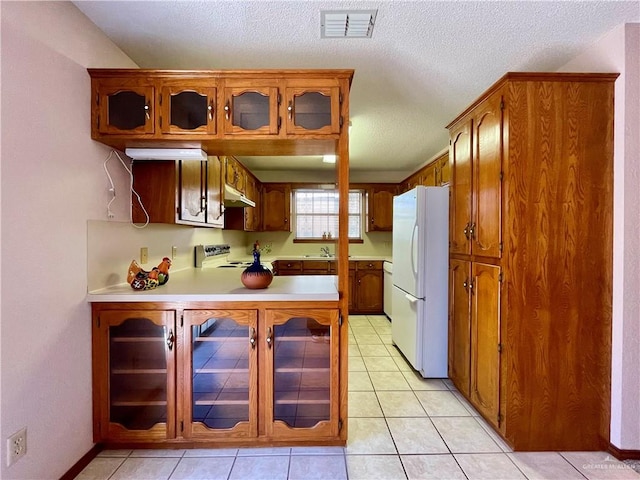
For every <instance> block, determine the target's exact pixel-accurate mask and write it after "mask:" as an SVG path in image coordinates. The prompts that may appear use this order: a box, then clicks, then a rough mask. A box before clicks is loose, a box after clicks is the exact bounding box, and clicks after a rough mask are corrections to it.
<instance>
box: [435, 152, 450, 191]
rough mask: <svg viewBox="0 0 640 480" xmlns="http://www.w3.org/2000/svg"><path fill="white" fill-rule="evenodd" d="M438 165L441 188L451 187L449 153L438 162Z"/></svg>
mask: <svg viewBox="0 0 640 480" xmlns="http://www.w3.org/2000/svg"><path fill="white" fill-rule="evenodd" d="M436 162H437V164H438V172H437V176H438V182H437V184H438V185H440V186H443V185H449V182H450V181H451V168H450V165H449V153H445V154H444V155H443V156H442V157H440V158H439V159H438V160H436Z"/></svg>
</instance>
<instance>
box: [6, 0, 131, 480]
mask: <svg viewBox="0 0 640 480" xmlns="http://www.w3.org/2000/svg"><path fill="white" fill-rule="evenodd" d="M0 13H1V15H2V23H1V27H2V45H1V48H2V51H1V60H2V86H1V88H2V90H1V95H2V141H1V143H2V176H1V181H2V184H1V195H2V202H1V206H2V216H1V219H2V220H1V221H2V245H1V246H2V254H1V255H2V304H1V315H2V322H1V355H2V357H1V362H2V371H1V375H2V378H1V383H0V384H1V386H2V392H1V397H0V402H1V403H0V412H1V415H2V417H1V419H0V444H1V445H2V451H1V455H0V464H1V471H0V477H1V478H3V479H36V478H59V477H60V476H61V475H62V474H63V473H64V472H65V471H66V470H67V469H69V468H70V467H71V466H72V465H73V464H74V463H75V462H76V461H78V459H80V458H81V457H82V456H83V455H84V454H85V453H86V452H87V451H88V450H89V449H90V448H91V447H92V446H93V441H92V420H91V419H92V412H91V330H90V323H91V322H90V309H89V305H88V304H87V303H86V301H85V296H86V292H87V221H88V220H91V219H103V218H106V216H105V214H106V210H105V208H104V207H105V205H106V201H107V199H108V192H107V185H106V181H105V175H104V170H103V169H102V163H103V161H104V159H105V158H106V156H107V152H108V150H107V149H106V148H105V147H104V146H102V145H100V144H97V143H95V142H93V141H92V140H91V138H90V129H89V126H90V118H89V114H90V111H89V105H90V79H89V76H88V74H87V72H86V68H87V67H89V66H91V67H136V65H135V64H134V63H133V62H132V61H131V60H130V59H129V58H128V57H127V56H126V55H124V54H123V53H122V52H121V51H120V50H119V49H118V48H116V47H115V45H113V44H112V43H111V42H110V41H109V40H108V39H107V38H106V37H105V36H104V35H103V34H102V33H101V32H100V31H99V30H98V29H97V28H96V27H95V26H94V25H93V24H92V23H91V22H89V20H87V18H86V17H84V15H82V14H81V13H80V12H79V11H78V10H77V9H76V7H75V6H73V5H72V4H71V3H69V2H2V4H1V12H0ZM115 179H116V181H117V184H118V185H122V184H124V183H123V182H125V180H126V179H125V177H124V176H119V175H116V178H115ZM122 214H123V212H122V211H118V212H117V215H118V217H120V219H122V220H125V218H122ZM25 426H26V427H27V430H28V434H27V439H28V452H27V455H26V457H24V458H22V459H21V460H19V461H18V462H17V463H15V464H14V465H13V466H12V467H9V468H7V467H6V466H5V465H6V463H5V458H6V451H5V447H6V442H5V438H6V437H7V436H8V435H10V434H12V433H14V432H15V431H17V430H18V429H20V428H22V427H25Z"/></svg>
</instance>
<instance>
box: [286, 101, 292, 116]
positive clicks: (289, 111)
mask: <svg viewBox="0 0 640 480" xmlns="http://www.w3.org/2000/svg"><path fill="white" fill-rule="evenodd" d="M287 112H288V114H289V120H291V119H292V118H293V102H292V101H289V106H288V107H287Z"/></svg>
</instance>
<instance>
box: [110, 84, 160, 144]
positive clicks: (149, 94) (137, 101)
mask: <svg viewBox="0 0 640 480" xmlns="http://www.w3.org/2000/svg"><path fill="white" fill-rule="evenodd" d="M98 91H99V93H98V108H99V116H98V131H99V132H100V133H108V134H119V135H138V134H151V133H154V131H155V120H154V111H153V110H154V98H155V97H154V95H155V89H154V88H153V86H148V85H147V86H145V85H140V86H129V85H127V86H119V85H117V84H116V85H110V84H105V85H101V86H100V88H99V90H98Z"/></svg>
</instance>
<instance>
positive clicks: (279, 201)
mask: <svg viewBox="0 0 640 480" xmlns="http://www.w3.org/2000/svg"><path fill="white" fill-rule="evenodd" d="M262 223H263V230H264V231H284V232H290V231H291V184H289V183H264V184H263V185H262Z"/></svg>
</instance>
